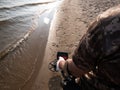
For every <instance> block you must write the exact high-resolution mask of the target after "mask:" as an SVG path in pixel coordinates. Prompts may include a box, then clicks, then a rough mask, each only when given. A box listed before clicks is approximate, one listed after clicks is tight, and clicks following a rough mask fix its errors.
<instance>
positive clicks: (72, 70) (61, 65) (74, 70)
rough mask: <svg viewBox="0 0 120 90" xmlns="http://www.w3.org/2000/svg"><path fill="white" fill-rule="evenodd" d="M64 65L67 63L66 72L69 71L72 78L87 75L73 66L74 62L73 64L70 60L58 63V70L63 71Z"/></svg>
mask: <svg viewBox="0 0 120 90" xmlns="http://www.w3.org/2000/svg"><path fill="white" fill-rule="evenodd" d="M65 63H67V65H68V70H69V72H70V73H71V74H72V75H73V76H75V77H81V76H82V75H83V74H85V73H87V71H83V70H82V69H80V68H78V67H77V66H76V65H75V64H74V62H73V60H72V59H68V60H67V61H60V62H59V68H60V69H61V70H63V69H64V67H65Z"/></svg>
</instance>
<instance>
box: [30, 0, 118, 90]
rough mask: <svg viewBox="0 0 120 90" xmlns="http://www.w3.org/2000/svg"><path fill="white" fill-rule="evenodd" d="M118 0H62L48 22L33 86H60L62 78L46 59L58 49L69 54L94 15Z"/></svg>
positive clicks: (44, 89) (54, 89) (46, 89)
mask: <svg viewBox="0 0 120 90" xmlns="http://www.w3.org/2000/svg"><path fill="white" fill-rule="evenodd" d="M118 3H120V0H114V1H113V0H64V1H63V2H62V3H61V5H60V7H59V8H58V9H57V11H56V14H55V16H54V19H53V21H52V24H51V28H50V34H49V39H48V43H47V48H46V53H45V57H44V62H43V63H44V64H43V65H42V68H41V70H40V72H39V75H38V77H37V78H36V82H35V85H34V86H33V88H32V90H61V88H60V85H59V81H60V79H61V78H60V76H59V75H58V74H57V73H52V72H50V71H49V70H48V67H47V65H48V63H49V62H50V61H52V60H54V59H55V57H56V53H57V52H58V51H65V52H68V53H69V57H70V58H71V56H72V54H73V52H74V50H75V48H76V47H77V45H78V43H79V41H80V39H81V37H82V36H83V35H84V34H85V32H86V31H87V28H88V26H89V24H90V23H91V22H92V21H93V20H94V18H95V17H96V16H97V15H98V14H100V13H102V12H103V11H105V10H106V9H108V8H110V7H112V6H115V5H117V4H118ZM46 62H47V63H46ZM43 71H45V72H43Z"/></svg>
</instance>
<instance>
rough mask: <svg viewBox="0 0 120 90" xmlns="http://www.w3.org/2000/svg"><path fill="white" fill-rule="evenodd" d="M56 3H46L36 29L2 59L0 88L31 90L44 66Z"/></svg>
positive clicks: (2, 89)
mask: <svg viewBox="0 0 120 90" xmlns="http://www.w3.org/2000/svg"><path fill="white" fill-rule="evenodd" d="M56 3H57V2H56ZM56 3H50V4H48V5H46V8H45V11H44V12H43V13H41V14H40V15H39V19H38V23H37V27H36V29H35V30H34V31H33V32H32V33H31V34H30V35H29V36H28V37H27V38H25V40H23V39H22V42H21V43H19V45H18V46H17V47H16V48H14V49H13V50H12V51H10V52H9V53H8V54H7V55H6V56H5V57H4V58H2V59H0V90H22V89H25V90H30V89H29V88H31V87H30V86H32V84H33V83H34V81H35V78H36V77H37V75H38V71H39V69H40V68H41V66H42V62H43V58H44V53H45V48H46V43H47V41H48V35H49V28H50V23H51V20H52V18H53V14H54V10H55V9H54V7H55V5H56ZM47 8H48V9H47ZM46 9H47V10H46Z"/></svg>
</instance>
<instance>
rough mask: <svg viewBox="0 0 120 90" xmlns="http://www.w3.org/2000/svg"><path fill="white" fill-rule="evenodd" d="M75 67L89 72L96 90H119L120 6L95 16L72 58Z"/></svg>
mask: <svg viewBox="0 0 120 90" xmlns="http://www.w3.org/2000/svg"><path fill="white" fill-rule="evenodd" d="M73 61H74V63H75V64H76V66H77V67H78V68H80V69H82V70H85V71H93V72H94V74H95V76H93V77H92V78H91V79H90V80H88V82H90V83H92V85H94V87H95V88H96V90H120V88H119V87H120V5H118V6H116V7H113V8H111V9H109V10H107V11H106V12H104V13H102V14H101V15H99V16H98V17H97V18H96V20H95V21H94V22H93V23H92V24H91V25H90V27H89V28H88V31H87V33H86V34H85V35H84V36H83V38H82V39H81V41H80V43H79V46H78V48H77V49H76V50H75V52H74V55H73Z"/></svg>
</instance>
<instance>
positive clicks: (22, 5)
mask: <svg viewBox="0 0 120 90" xmlns="http://www.w3.org/2000/svg"><path fill="white" fill-rule="evenodd" d="M48 3H53V1H48V2H35V3H24V4H23V3H20V4H16V5H5V6H0V9H1V10H3V9H7V10H8V9H12V8H17V7H25V6H36V5H43V4H48Z"/></svg>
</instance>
